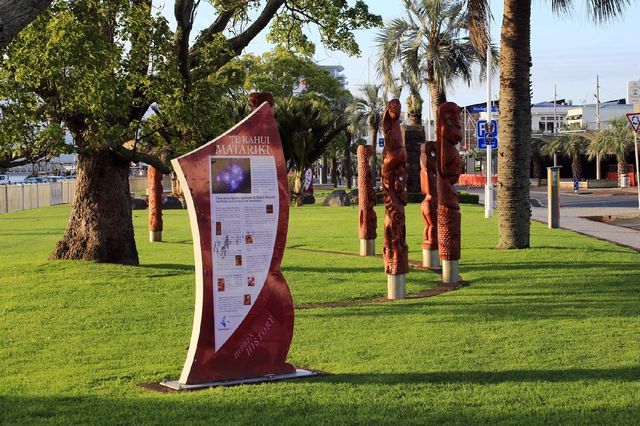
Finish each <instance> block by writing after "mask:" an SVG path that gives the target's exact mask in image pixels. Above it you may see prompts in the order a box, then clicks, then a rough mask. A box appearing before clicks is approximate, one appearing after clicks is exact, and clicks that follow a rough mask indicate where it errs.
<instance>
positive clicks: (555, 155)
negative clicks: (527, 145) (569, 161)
mask: <svg viewBox="0 0 640 426" xmlns="http://www.w3.org/2000/svg"><path fill="white" fill-rule="evenodd" d="M557 97H558V91H557V88H556V83H553V135H554V136H555V134H556V133H557V127H556V126H557V125H558V116H557V111H556V100H557ZM557 166H558V153H557V152H554V153H553V167H557Z"/></svg>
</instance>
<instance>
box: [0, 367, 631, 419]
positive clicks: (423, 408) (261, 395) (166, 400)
mask: <svg viewBox="0 0 640 426" xmlns="http://www.w3.org/2000/svg"><path fill="white" fill-rule="evenodd" d="M638 379H640V370H639V369H638V368H618V369H595V370H589V369H571V370H540V371H536V370H511V371H502V372H487V371H469V372H459V371H452V372H433V373H415V374H410V373H409V374H340V375H335V376H329V377H318V378H313V379H301V380H294V381H288V382H280V383H269V384H261V385H255V386H237V387H231V388H216V389H210V390H204V391H201V392H184V393H177V394H176V393H172V394H156V393H152V392H149V391H145V390H137V391H136V393H134V394H131V393H125V394H124V395H121V396H105V395H92V394H88V395H81V396H79V395H56V396H36V395H10V396H0V412H1V413H2V414H1V415H0V420H2V421H3V422H4V423H11V424H32V423H33V422H39V423H46V424H176V423H180V424H205V423H213V424H216V423H220V424H263V423H264V424H291V425H298V424H409V423H411V424H485V423H486V424H494V423H509V424H593V423H596V424H600V423H602V424H633V423H636V422H637V419H638V418H639V416H640V406H638V405H637V404H635V403H633V399H632V398H629V397H628V396H627V397H626V398H625V400H624V401H622V402H620V401H617V400H616V399H617V398H619V397H620V392H621V391H620V390H619V389H618V390H616V391H615V392H614V394H613V395H612V399H611V400H609V399H606V400H599V401H598V404H595V405H594V404H593V401H592V400H589V396H588V395H580V396H579V397H575V396H574V397H573V398H571V399H569V398H568V397H567V398H566V399H565V401H566V400H570V401H571V404H570V405H568V406H565V405H562V406H558V401H557V397H558V392H562V391H563V389H564V388H563V383H570V382H571V383H575V382H584V383H585V385H593V384H597V383H598V382H600V381H615V382H623V383H626V382H632V381H637V380H638ZM503 383H506V384H510V386H511V387H510V389H509V394H510V397H511V398H510V399H509V400H505V399H504V398H505V396H504V395H503V396H502V397H499V398H498V397H496V398H489V400H487V401H485V402H484V403H483V404H481V405H479V404H478V403H477V400H463V399H460V398H465V397H467V398H468V397H469V392H470V391H471V390H477V391H479V392H491V389H492V388H491V387H490V386H492V385H500V384H503ZM534 384H535V385H534ZM389 385H391V386H389ZM125 386H126V385H125ZM130 386H131V387H134V386H135V385H134V384H131V385H130ZM427 386H428V387H427ZM467 386H471V388H470V389H468V388H467ZM485 386H487V387H488V388H484V387H485ZM427 391H430V392H431V393H428V392H427ZM426 392H427V393H426ZM434 392H435V393H434ZM546 392H549V396H548V397H547V396H546V395H545V393H546ZM547 398H548V399H549V402H550V404H549V406H546V404H545V400H546V399H547Z"/></svg>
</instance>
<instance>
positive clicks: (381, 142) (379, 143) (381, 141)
mask: <svg viewBox="0 0 640 426" xmlns="http://www.w3.org/2000/svg"><path fill="white" fill-rule="evenodd" d="M378 146H379V147H380V148H384V138H380V139H378Z"/></svg>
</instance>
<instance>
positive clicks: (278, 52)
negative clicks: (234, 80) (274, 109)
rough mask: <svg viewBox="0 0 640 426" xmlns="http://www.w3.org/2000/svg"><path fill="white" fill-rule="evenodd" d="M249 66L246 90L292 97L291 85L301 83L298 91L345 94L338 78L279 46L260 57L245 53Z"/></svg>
mask: <svg viewBox="0 0 640 426" xmlns="http://www.w3.org/2000/svg"><path fill="white" fill-rule="evenodd" d="M241 61H243V62H244V63H245V64H246V67H247V69H249V72H248V75H247V79H246V81H245V84H244V88H245V89H246V90H249V91H258V92H270V93H272V94H273V95H274V96H275V97H279V98H286V97H290V96H293V94H294V88H295V87H297V86H298V85H300V83H301V81H302V80H304V84H303V85H302V87H301V89H302V90H301V92H300V93H301V94H305V95H310V94H314V95H317V96H321V97H324V98H326V99H337V98H339V97H341V96H345V95H346V94H348V91H347V90H345V89H342V87H341V86H340V83H339V81H338V80H336V79H335V78H333V77H332V76H331V75H330V74H329V72H328V71H327V70H325V69H323V68H321V67H319V66H318V65H317V64H316V63H315V62H313V61H312V60H311V59H310V58H308V57H305V56H300V55H295V54H293V53H292V52H290V51H289V50H287V49H285V48H282V47H278V48H276V49H275V50H273V51H271V52H267V53H265V54H263V55H262V56H260V57H256V56H253V55H247V56H246V57H243V58H241Z"/></svg>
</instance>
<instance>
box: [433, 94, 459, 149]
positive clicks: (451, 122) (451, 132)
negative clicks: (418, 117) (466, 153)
mask: <svg viewBox="0 0 640 426" xmlns="http://www.w3.org/2000/svg"><path fill="white" fill-rule="evenodd" d="M438 111H439V117H438V120H440V122H441V123H442V124H444V127H445V128H446V132H444V134H443V135H442V136H444V137H443V139H444V140H446V141H447V142H449V143H451V144H453V145H455V144H457V143H458V142H460V141H461V140H462V122H461V120H460V107H458V105H456V104H455V103H453V102H447V103H444V104H442V105H441V106H440V108H439V109H438Z"/></svg>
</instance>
